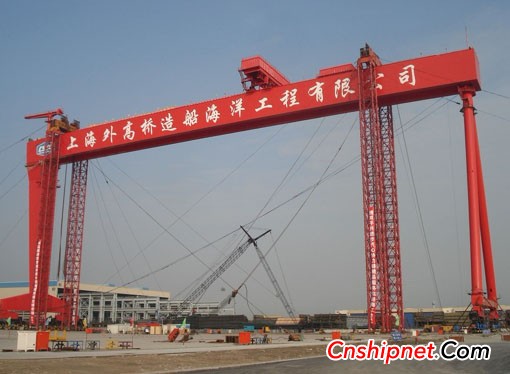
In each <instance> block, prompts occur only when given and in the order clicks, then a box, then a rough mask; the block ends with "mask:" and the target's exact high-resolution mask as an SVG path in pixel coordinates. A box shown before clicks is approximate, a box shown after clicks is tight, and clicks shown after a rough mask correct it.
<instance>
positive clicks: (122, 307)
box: [0, 281, 218, 324]
mask: <svg viewBox="0 0 510 374" xmlns="http://www.w3.org/2000/svg"><path fill="white" fill-rule="evenodd" d="M62 290H63V282H62V281H60V282H57V281H50V282H49V294H50V295H53V296H61V295H62ZM28 291H29V285H28V282H0V298H5V297H10V296H16V295H20V294H24V293H27V292H28ZM179 304H180V301H179V300H170V292H165V291H154V290H149V289H140V288H128V287H116V286H115V285H97V284H87V283H81V284H80V303H79V317H80V318H81V319H83V318H86V319H87V321H88V322H89V323H96V324H107V323H120V322H125V321H130V320H131V319H134V320H135V321H140V320H161V319H164V318H166V317H167V316H168V315H169V314H170V313H171V312H176V311H177V310H178V308H179ZM182 312H183V313H185V314H187V313H189V312H190V310H185V309H184V310H182ZM193 312H194V313H196V314H202V315H208V314H218V303H217V302H211V303H207V302H201V303H198V304H196V305H193ZM20 315H21V316H22V317H23V319H27V318H28V315H27V313H20Z"/></svg>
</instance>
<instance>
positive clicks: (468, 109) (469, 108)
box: [459, 87, 483, 315]
mask: <svg viewBox="0 0 510 374" xmlns="http://www.w3.org/2000/svg"><path fill="white" fill-rule="evenodd" d="M459 93H460V96H461V98H462V104H463V105H462V112H463V114H464V132H465V142H466V168H467V170H466V171H467V187H468V204H469V244H470V254H471V304H472V306H473V309H474V310H475V311H477V312H478V313H479V315H483V310H482V307H481V305H482V304H483V285H482V257H481V248H480V206H479V200H478V197H479V191H478V175H479V171H478V157H477V148H478V147H477V145H478V144H477V136H476V122H475V113H474V107H473V96H474V95H475V90H474V88H472V87H461V88H460V89H459Z"/></svg>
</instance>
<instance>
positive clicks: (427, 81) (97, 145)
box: [27, 49, 480, 165]
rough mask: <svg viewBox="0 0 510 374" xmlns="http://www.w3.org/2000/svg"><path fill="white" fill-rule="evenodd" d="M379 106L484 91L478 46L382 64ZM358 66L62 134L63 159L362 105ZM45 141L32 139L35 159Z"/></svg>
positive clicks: (29, 161) (30, 145)
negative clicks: (469, 89) (462, 90)
mask: <svg viewBox="0 0 510 374" xmlns="http://www.w3.org/2000/svg"><path fill="white" fill-rule="evenodd" d="M377 77H378V79H377V83H378V87H379V92H378V100H379V105H381V106H384V105H392V104H400V103H404V102H410V101H417V100H424V99H430V98H434V97H438V96H446V95H453V94H456V93H457V92H458V87H459V86H460V85H465V84H468V85H471V86H473V87H475V88H476V89H480V78H479V73H478V62H477V58H476V54H475V51H474V50H473V49H466V50H461V51H456V52H450V53H445V54H439V55H433V56H427V57H420V58H415V59H410V60H404V61H399V62H393V63H389V64H384V65H381V66H379V67H377ZM357 80H358V78H357V72H356V71H347V72H340V73H337V74H331V75H327V76H319V77H317V78H314V79H310V80H305V81H300V82H294V83H290V84H287V85H283V86H279V87H273V88H269V89H263V90H254V91H250V92H246V93H240V94H237V95H232V96H227V97H222V98H218V99H213V100H208V101H204V102H200V103H195V104H190V105H185V106H180V107H173V108H168V109H163V110H158V111H155V112H151V113H147V114H142V115H137V116H132V117H127V118H124V119H120V120H116V121H111V122H105V123H102V124H96V125H92V126H89V127H85V128H81V129H79V130H76V131H73V132H70V133H65V134H62V135H61V142H60V162H61V163H70V162H74V161H77V160H84V159H92V158H97V157H104V156H109V155H113V154H118V153H124V152H130V151H135V150H140V149H145V148H150V147H157V146H161V145H166V144H172V143H178V142H184V141H189V140H194V139H200V138H205V137H211V136H218V135H223V134H228V133H234V132H238V131H245V130H252V129H256V128H261V127H267V126H271V125H278V124H282V123H288V122H294V121H301V120H306V119H312V118H317V117H324V116H329V115H334V114H339V113H347V112H354V111H357V110H358V108H359V107H358V99H359V98H358V92H357V91H358V90H357V87H358V81H357ZM42 142H44V140H41V139H39V140H34V141H31V142H29V143H28V144H27V164H28V165H33V164H35V163H36V162H38V161H39V160H40V159H41V156H40V155H38V154H37V150H38V149H39V148H38V147H40V144H41V143H42Z"/></svg>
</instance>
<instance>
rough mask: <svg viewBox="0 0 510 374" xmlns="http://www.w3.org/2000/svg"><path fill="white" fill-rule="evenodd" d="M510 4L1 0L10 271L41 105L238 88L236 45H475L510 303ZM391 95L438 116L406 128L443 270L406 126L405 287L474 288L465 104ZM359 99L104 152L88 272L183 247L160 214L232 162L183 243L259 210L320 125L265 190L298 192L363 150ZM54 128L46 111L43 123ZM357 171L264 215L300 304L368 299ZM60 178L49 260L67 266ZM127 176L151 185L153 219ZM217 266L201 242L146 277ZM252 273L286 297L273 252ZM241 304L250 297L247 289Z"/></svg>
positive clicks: (177, 229)
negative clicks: (233, 129)
mask: <svg viewBox="0 0 510 374" xmlns="http://www.w3.org/2000/svg"><path fill="white" fill-rule="evenodd" d="M509 16H510V7H509V5H508V4H507V2H504V1H484V2H477V1H450V2H437V1H431V2H409V1H389V2H385V3H384V4H383V3H382V2H377V1H373V2H370V1H369V2H368V3H367V2H364V5H359V4H356V3H355V2H340V1H314V2H310V1H279V2H275V1H258V2H256V3H254V2H248V1H216V2H212V1H187V2H177V1H87V2H84V1H47V2H39V1H10V2H8V1H1V2H0V43H1V44H0V45H1V46H2V53H1V54H0V82H1V84H0V102H1V103H2V104H1V105H2V110H1V111H0V126H1V128H2V137H1V138H0V160H1V162H0V182H1V184H0V196H1V198H0V211H1V212H2V213H1V216H0V253H1V254H2V258H3V260H2V261H1V262H0V281H9V280H24V279H26V278H27V267H28V261H27V223H26V211H27V181H26V178H25V179H23V177H24V175H25V173H26V172H25V169H24V167H23V163H24V158H25V146H24V142H23V141H21V142H18V140H20V139H22V138H24V137H26V136H27V135H28V134H30V133H31V132H33V131H36V130H37V129H40V128H41V127H42V126H43V125H44V123H43V122H42V121H26V120H24V119H23V117H24V116H25V115H26V114H29V113H33V112H40V111H46V110H49V109H54V108H57V107H62V108H63V109H64V110H65V112H66V114H67V115H68V116H69V117H70V118H71V119H78V120H80V121H81V123H82V126H87V125H89V124H94V123H100V122H104V121H107V120H111V119H115V118H120V117H124V116H126V115H130V114H137V113H144V112H149V111H152V110H155V109H157V108H161V107H167V106H177V105H182V104H188V103H193V102H197V101H201V100H205V99H210V98H214V97H220V96H223V95H225V94H234V93H237V92H241V90H242V87H241V84H240V79H239V75H238V72H237V68H238V66H239V64H240V60H241V59H242V58H243V57H248V56H251V55H255V54H260V55H262V56H264V57H265V58H266V59H268V60H269V61H270V62H271V63H272V64H273V65H274V66H276V67H277V68H278V69H279V70H280V71H281V72H282V73H283V74H285V75H286V76H287V78H288V79H289V80H291V81H298V80H302V79H307V78H311V77H313V76H315V75H316V74H317V73H318V71H319V69H321V68H323V67H327V66H331V65H338V64H343V63H349V62H351V63H354V62H355V61H356V59H357V57H358V55H359V48H360V47H362V46H363V45H364V44H365V42H368V43H369V44H370V45H371V46H372V47H373V48H374V50H375V51H376V52H377V53H378V54H379V56H380V57H381V59H382V60H383V62H390V61H397V60H401V59H407V58H412V57H418V56H421V55H427V54H435V53H441V52H445V51H452V50H457V49H463V48H466V46H467V45H470V46H473V47H474V48H475V49H476V51H477V53H478V57H479V61H480V69H481V76H482V84H483V89H484V90H485V91H482V92H480V93H478V95H477V96H476V98H475V100H476V101H475V104H476V106H477V109H478V110H479V114H478V117H477V120H478V126H479V136H480V147H481V149H482V157H483V163H484V172H485V180H486V189H487V194H488V204H489V213H490V216H491V217H490V219H491V228H492V237H493V248H494V257H495V262H496V275H497V281H498V286H499V289H498V293H499V294H500V296H501V302H502V303H503V304H510V290H509V289H508V284H510V276H509V275H508V272H507V270H506V266H505V264H507V263H509V262H510V257H509V256H510V255H509V252H508V250H507V246H508V245H507V243H508V242H509V240H510V238H509V234H508V229H507V217H508V212H509V210H510V203H509V201H508V198H507V192H508V191H509V190H510V175H509V169H508V165H507V161H506V160H508V159H510V150H509V148H508V146H507V143H508V139H510V124H509V120H510V110H509V107H510V106H509V105H508V104H509V99H508V97H509V96H510V89H509V87H510V84H509V69H510V68H509V65H508V60H509V52H508V46H509V43H508V40H509V37H510V27H509V26H508V19H509ZM494 93H496V94H498V95H495V94H494ZM452 99H453V100H454V101H458V98H457V97H453V98H452ZM395 110H398V114H399V120H398V122H396V123H395V126H397V127H400V126H401V123H403V124H406V123H408V122H409V121H413V118H415V116H417V115H418V116H419V117H418V118H421V117H426V118H424V119H423V120H421V121H420V122H419V123H418V124H416V125H415V126H413V127H412V128H411V129H409V130H408V131H406V133H405V140H406V143H407V146H408V149H409V154H410V162H411V165H412V170H413V175H414V178H415V181H416V189H417V193H418V197H419V201H420V206H421V210H422V217H423V221H424V226H425V231H426V239H427V241H428V244H429V251H430V256H431V259H432V264H433V266H432V267H433V270H434V273H435V276H436V280H437V282H438V288H439V297H438V295H437V293H436V291H435V288H434V283H433V278H432V276H431V269H430V266H429V264H428V255H427V250H426V249H425V246H424V244H423V236H422V234H421V233H420V228H419V227H420V224H419V221H418V219H417V214H416V208H415V205H414V203H413V190H412V187H410V174H409V171H408V167H406V162H407V159H406V157H403V154H404V152H403V148H402V145H403V138H402V136H399V137H398V139H397V168H398V179H399V199H400V200H399V204H400V217H401V237H402V262H403V277H404V303H405V304H406V306H431V305H432V303H434V304H436V305H437V304H438V303H439V301H440V302H441V303H442V304H443V305H467V303H468V302H469V299H468V295H467V294H466V292H468V291H469V287H470V281H469V256H468V248H469V246H468V232H467V207H466V202H465V201H466V187H465V164H464V145H463V124H462V117H461V115H460V113H459V106H458V105H456V104H455V103H453V102H450V101H446V100H442V101H441V100H440V101H435V100H431V101H427V102H420V103H412V104H407V105H402V106H399V107H398V108H397V109H395ZM421 112H423V114H421V115H420V113H421ZM420 116H421V117H420ZM356 118H357V115H356V113H353V114H350V115H345V116H335V117H330V118H326V119H324V120H320V119H319V120H314V121H306V122H300V123H296V124H289V125H286V126H285V127H283V128H282V127H276V128H267V129H262V130H257V131H252V132H245V133H240V134H233V135H228V136H224V137H221V138H212V139H203V140H199V141H195V142H192V143H185V144H178V145H174V146H169V147H162V148H158V149H151V150H146V151H140V152H135V153H131V154H126V155H121V156H115V157H110V158H108V159H101V160H95V161H94V162H93V163H92V164H91V173H90V175H89V189H88V201H87V215H86V227H87V228H86V234H85V248H84V257H83V272H82V280H83V281H84V282H90V283H101V282H108V283H115V284H122V283H125V282H129V281H131V280H133V279H134V278H137V277H140V276H142V275H144V274H146V273H148V272H150V271H151V269H152V270H154V269H156V268H158V267H160V266H162V265H165V264H168V263H170V262H172V261H174V260H175V259H177V258H178V257H181V256H183V255H185V254H186V253H187V252H186V250H185V249H184V248H182V246H180V245H179V244H178V243H177V242H175V241H174V240H173V239H172V238H171V237H170V236H168V235H163V236H161V237H158V235H159V234H160V232H161V229H160V227H159V226H158V225H157V224H156V223H155V222H154V220H156V221H158V222H160V223H161V224H164V225H168V224H170V223H171V222H172V221H173V220H174V217H173V216H172V215H171V213H169V211H168V209H171V210H172V211H174V212H176V213H177V214H179V215H180V214H183V213H184V212H186V211H187V210H188V209H189V208H190V207H192V206H193V205H194V204H195V203H196V202H197V201H199V200H200V199H201V198H202V197H203V196H204V195H205V194H206V193H207V192H208V191H209V190H210V189H212V188H213V187H214V186H216V185H218V183H219V182H220V181H222V180H223V179H224V178H225V177H226V176H227V175H229V174H230V173H231V172H232V171H234V170H235V172H234V173H233V174H232V175H231V176H230V177H228V178H227V179H226V180H225V181H224V182H223V183H221V184H220V185H218V187H217V188H215V189H214V190H213V191H212V192H211V193H209V194H207V196H206V197H205V198H203V199H202V200H201V201H200V203H198V204H197V205H196V206H195V207H194V208H193V209H192V210H191V211H190V212H189V213H188V214H187V215H186V216H185V217H184V220H185V221H186V223H187V225H189V226H191V227H193V230H190V228H189V226H187V225H186V224H183V223H182V222H181V223H178V224H176V225H175V226H173V227H172V228H171V229H170V230H171V232H172V233H173V234H174V235H176V236H177V237H179V239H180V240H181V241H182V242H183V243H185V245H186V247H188V248H190V249H196V248H200V247H201V246H203V245H205V244H206V243H207V242H208V241H213V240H215V239H217V238H220V237H222V236H223V235H225V234H227V233H229V232H231V231H233V230H235V229H236V228H238V227H239V225H240V224H244V223H247V222H249V221H250V220H252V219H253V218H254V217H255V216H256V215H257V213H258V212H259V210H260V209H261V208H262V207H263V206H264V204H265V203H266V202H267V200H268V198H269V196H270V195H271V194H272V193H273V191H274V190H275V188H276V186H278V184H279V183H280V181H281V179H282V178H283V176H284V175H285V174H286V173H287V171H288V170H289V168H290V166H291V165H292V164H293V163H294V162H295V160H296V158H297V157H298V155H299V153H300V152H301V151H302V150H303V149H304V147H305V144H307V142H308V141H310V139H312V140H311V141H310V146H309V147H308V148H306V149H305V151H304V156H303V157H302V158H301V159H299V161H298V163H297V165H299V169H298V170H297V171H295V172H294V171H293V172H292V175H293V177H292V179H291V180H290V181H289V182H288V183H286V184H285V185H284V186H283V188H282V189H281V190H280V191H279V192H278V193H277V194H276V196H275V198H274V200H272V201H271V203H270V205H269V206H274V205H276V204H278V203H279V202H283V201H285V200H287V199H289V198H290V197H292V196H293V195H295V194H296V193H298V192H300V191H302V190H303V189H305V188H307V187H308V186H310V185H312V184H313V183H315V182H316V181H317V179H318V178H319V176H320V175H321V173H322V172H323V170H324V168H325V167H326V166H327V164H328V162H329V160H330V159H331V158H332V156H333V154H334V153H335V151H336V149H337V148H338V146H339V145H340V143H341V142H342V141H343V140H344V139H347V140H346V143H345V146H344V148H343V149H342V151H341V153H340V154H339V157H338V158H337V159H336V160H335V162H334V164H333V169H339V168H341V166H342V165H344V164H346V163H348V162H349V161H350V160H352V159H353V158H355V157H357V156H358V155H359V132H358V125H357V123H356V125H355V127H354V130H353V131H352V132H351V133H350V134H349V131H348V130H349V128H350V127H351V124H352V123H353V122H354V121H355V120H356ZM315 131H317V133H316V135H315V136H314V137H312V135H313V133H314V132H315ZM42 135H43V131H42V130H39V131H38V132H36V134H34V135H32V137H37V136H42ZM266 141H267V144H265V145H264V146H263V147H262V148H261V150H260V151H258V152H256V150H257V149H258V148H259V147H261V146H262V145H263V144H264V143H265V142H266ZM11 145H12V146H11ZM6 148H8V149H6ZM255 152H256V153H255ZM253 153H255V155H253V156H252V157H250V155H252V154H253ZM248 157H250V158H249V160H248V161H247V162H245V163H243V164H242V166H241V167H240V168H239V169H236V168H237V167H238V165H240V164H241V163H242V161H243V160H245V159H246V158H248ZM100 170H103V171H104V173H105V174H106V175H108V177H109V178H111V179H112V180H113V181H115V182H116V183H117V184H118V185H120V186H122V188H123V190H124V191H125V194H124V193H123V192H121V191H119V190H118V189H117V188H115V186H112V183H110V184H107V183H105V179H104V177H102V175H101V172H100ZM64 172H65V167H63V168H62V169H61V174H60V179H61V183H60V184H61V186H62V187H63V186H64V185H65V183H64ZM360 181H361V176H360V165H359V163H357V164H355V165H353V166H352V167H350V168H348V169H346V170H345V171H344V172H341V173H339V174H338V175H337V176H335V177H334V178H331V179H330V180H328V182H326V183H323V184H321V185H320V186H319V187H318V188H317V190H316V191H315V192H314V194H313V195H312V196H311V198H310V200H309V201H308V202H307V204H306V205H305V206H304V208H303V209H302V210H301V212H300V213H299V215H298V216H297V218H296V219H295V220H294V221H293V222H292V224H291V225H290V226H289V229H288V230H286V231H285V232H284V229H285V226H286V225H287V223H288V222H289V221H290V219H291V217H292V216H293V215H294V213H295V212H296V210H297V209H298V208H299V205H300V204H301V202H302V199H301V200H300V199H296V200H295V201H293V202H291V203H289V204H286V205H285V206H284V207H283V208H281V209H278V210H277V211H275V213H274V214H271V215H268V216H267V217H264V218H263V219H261V220H260V221H258V222H257V223H256V225H255V226H256V228H255V229H254V233H257V232H259V231H257V230H259V229H264V228H271V229H272V230H273V238H266V239H264V240H261V242H260V245H261V248H262V249H263V250H264V249H266V250H267V249H268V248H269V247H270V246H271V245H272V240H273V239H274V240H276V238H277V237H278V236H279V235H280V234H281V233H282V232H284V234H283V235H282V237H281V239H280V240H279V241H278V243H277V244H276V246H275V250H273V251H272V252H271V253H270V255H269V257H268V260H269V262H270V264H271V266H272V268H273V271H274V272H275V273H276V274H277V277H278V279H279V280H280V283H281V284H282V286H283V285H284V284H285V283H286V284H287V285H288V289H289V291H288V292H289V295H290V299H291V300H292V302H293V304H294V306H295V307H296V309H297V310H298V311H299V312H302V313H320V312H332V311H334V310H335V309H345V308H364V307H365V303H366V301H365V300H366V298H365V275H364V254H363V241H362V240H363V236H362V235H363V234H362V226H361V225H362V215H361V182H360ZM140 185H141V186H143V188H141V187H140ZM62 190H63V188H61V189H60V191H59V204H58V206H57V211H56V217H57V219H56V224H55V227H56V234H55V244H54V252H53V262H54V264H53V269H54V270H53V272H52V278H56V261H57V257H58V250H59V244H58V243H59V227H60V218H59V217H60V211H61V203H60V201H61V200H62ZM146 191H149V192H150V194H149V193H147V192H146ZM127 196H130V197H131V198H132V199H134V200H135V201H136V202H137V203H139V204H141V205H143V206H144V207H145V209H146V210H147V211H148V212H150V214H151V216H152V217H153V219H154V220H153V219H152V218H149V217H148V216H147V215H146V214H145V213H143V212H142V211H141V210H140V209H139V208H137V207H136V205H135V204H133V202H132V201H130V199H129V198H128V197H127ZM154 197H156V198H157V199H158V201H156V200H155V199H154ZM163 205H164V206H163ZM165 207H166V208H165ZM18 222H19V223H18ZM102 226H103V227H104V228H102ZM197 232H198V233H199V234H200V236H198V235H197ZM155 238H158V239H156V240H155ZM238 240H240V236H239V233H237V236H236V237H233V236H227V237H226V238H225V239H224V240H222V241H219V242H218V243H217V244H216V247H214V248H213V247H210V248H208V249H205V250H203V251H201V252H200V256H201V258H202V259H203V260H204V261H206V262H207V263H209V264H211V266H214V264H215V263H217V262H218V261H221V259H222V258H223V256H225V255H226V254H227V253H229V251H231V250H232V249H233V246H234V245H235V243H237V242H238ZM153 241H154V244H152V245H150V246H148V244H149V243H151V242H153ZM141 250H143V253H142V255H140V251H141ZM277 254H278V256H277ZM133 258H134V259H133ZM6 259H8V261H7V260H6ZM126 263H129V266H126ZM255 263H256V256H255V254H254V253H253V252H249V253H247V254H245V255H244V256H243V257H242V258H241V259H240V261H239V267H241V268H242V269H244V270H245V271H250V270H251V269H252V268H253V266H254V265H255ZM124 267H125V268H124ZM239 267H233V268H232V269H231V271H229V272H228V273H226V274H225V279H226V280H227V281H228V282H229V284H230V285H233V286H236V285H238V284H239V283H240V282H241V281H242V280H243V279H244V277H245V276H244V273H243V270H241V269H240V268H239ZM123 268H124V269H123ZM121 269H123V270H121ZM117 270H121V271H120V275H119V274H117V273H118V271H117ZM205 270H206V269H205V268H204V267H203V265H201V264H200V263H198V261H197V260H195V259H188V260H186V261H182V262H180V263H178V264H177V265H175V266H171V267H170V268H168V269H166V270H164V271H161V272H158V273H157V274H156V275H154V276H150V277H147V278H145V279H144V280H143V281H140V282H137V283H135V284H134V285H135V286H140V287H151V288H157V289H159V288H160V289H163V290H165V291H170V292H171V293H172V294H176V293H178V292H179V291H181V290H183V289H185V288H186V287H187V286H188V285H189V284H191V283H192V281H193V280H195V279H196V278H197V277H198V276H199V275H200V274H202V273H203V272H204V271H205ZM282 270H283V271H282ZM282 274H283V275H282ZM255 278H256V279H257V281H254V280H250V281H249V282H248V283H247V287H248V293H249V299H250V301H252V302H253V303H254V304H255V305H256V306H257V307H258V308H259V309H260V311H263V312H265V313H277V314H278V313H283V312H284V311H283V309H282V307H281V305H280V304H279V302H278V300H277V299H276V298H275V297H274V295H273V294H272V293H271V285H270V283H269V282H268V280H267V276H266V275H265V274H264V272H263V270H262V268H260V269H258V270H257V271H256V272H255ZM223 288H226V289H228V285H225V284H222V283H221V282H220V283H218V284H216V285H214V286H213V287H212V288H211V290H210V293H208V294H207V295H206V297H205V299H207V300H218V299H221V298H222V297H223V296H224V295H225V292H226V291H223V290H222V289H223ZM285 288H286V287H285ZM243 293H244V291H243ZM236 309H237V311H238V312H245V313H249V310H248V309H247V306H246V302H245V301H244V300H242V299H239V300H238V301H237V304H236Z"/></svg>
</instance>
